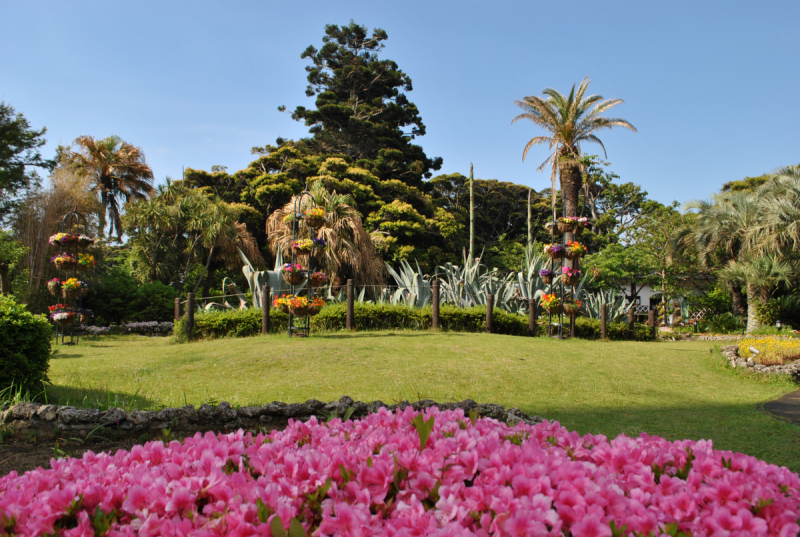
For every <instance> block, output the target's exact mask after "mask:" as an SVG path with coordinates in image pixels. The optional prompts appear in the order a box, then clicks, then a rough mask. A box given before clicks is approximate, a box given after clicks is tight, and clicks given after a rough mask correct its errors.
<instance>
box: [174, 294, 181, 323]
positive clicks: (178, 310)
mask: <svg viewBox="0 0 800 537" xmlns="http://www.w3.org/2000/svg"><path fill="white" fill-rule="evenodd" d="M180 320H181V299H180V298H176V299H175V322H176V323H177V322H178V321H180Z"/></svg>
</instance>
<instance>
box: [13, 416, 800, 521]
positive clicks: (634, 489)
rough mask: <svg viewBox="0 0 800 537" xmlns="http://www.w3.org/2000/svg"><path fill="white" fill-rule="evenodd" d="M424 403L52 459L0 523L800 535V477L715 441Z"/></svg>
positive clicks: (19, 487) (17, 482)
mask: <svg viewBox="0 0 800 537" xmlns="http://www.w3.org/2000/svg"><path fill="white" fill-rule="evenodd" d="M417 414H418V413H417V412H416V411H414V410H413V409H412V408H410V407H408V408H406V409H405V410H404V411H400V412H397V413H391V412H389V411H387V410H386V409H381V410H380V411H379V412H378V413H376V414H371V415H370V416H368V417H367V418H364V419H362V420H356V421H346V422H342V421H341V420H340V419H333V420H331V421H329V422H328V423H319V422H317V420H316V419H315V418H312V419H311V420H309V421H308V422H307V423H302V422H299V421H290V422H289V426H288V427H287V429H286V430H285V431H280V432H278V431H273V432H272V433H270V434H268V435H264V434H259V435H257V436H251V435H250V434H245V433H244V432H242V431H241V430H240V431H239V432H237V433H231V434H224V435H223V434H219V435H217V434H214V433H210V432H209V433H206V434H205V435H201V434H200V433H197V434H196V435H195V436H194V437H192V438H187V439H186V440H185V441H184V442H182V443H181V442H177V441H173V442H170V443H169V444H168V445H165V444H163V443H162V442H149V443H147V444H145V445H144V446H134V447H133V448H132V449H131V451H130V452H125V451H117V452H116V453H115V454H113V455H110V454H107V453H100V454H94V453H92V452H91V451H89V452H87V453H86V454H84V456H83V458H81V459H72V458H67V459H60V460H53V461H51V467H52V469H50V470H44V469H41V468H40V469H37V470H34V471H31V472H27V473H26V474H25V475H23V476H19V475H17V473H16V472H11V474H9V475H7V476H5V477H3V478H0V528H3V530H4V531H5V532H6V533H11V534H18V535H42V534H50V533H54V532H57V531H58V532H59V535H68V536H77V535H98V534H103V535H107V536H109V537H116V536H123V535H125V536H133V535H140V536H141V535H198V536H212V535H240V536H245V535H274V534H275V533H273V532H272V529H271V528H274V527H276V526H277V525H278V524H279V525H280V526H282V528H283V530H284V532H286V531H288V529H289V528H290V526H295V527H296V526H297V525H298V524H301V525H302V526H303V532H304V534H305V535H341V536H362V535H363V536H367V535H388V536H396V537H400V536H412V535H435V536H468V535H480V536H489V535H498V536H529V535H536V536H561V535H565V534H566V535H572V536H573V537H589V536H595V537H611V536H612V535H625V536H632V535H663V534H669V535H693V536H694V537H701V536H723V535H725V536H745V535H748V536H767V535H776V536H785V537H789V536H793V535H797V533H798V531H800V526H798V522H797V520H798V517H800V477H798V476H797V475H796V474H794V473H792V472H790V471H789V470H788V469H786V468H779V467H777V466H774V465H771V464H767V463H765V462H763V461H759V460H757V459H755V458H754V457H750V456H747V455H743V454H740V453H732V452H730V451H716V450H714V449H713V448H712V444H711V442H709V441H704V440H701V441H697V442H696V441H692V440H679V441H676V442H668V441H666V440H664V439H663V438H658V437H653V436H648V435H646V434H642V435H641V436H639V437H638V438H635V439H634V438H628V437H626V436H619V437H617V438H616V439H614V440H611V441H609V440H608V439H607V438H606V437H605V436H602V435H585V436H580V435H579V434H578V433H575V432H569V431H567V430H566V429H564V428H563V427H561V426H560V425H559V424H558V423H555V422H553V423H548V422H544V423H542V424H539V425H534V426H529V425H524V424H520V425H518V426H516V427H511V426H509V425H506V424H503V423H500V422H498V421H495V420H492V419H477V420H475V421H474V422H473V421H472V420H471V419H470V418H468V417H465V415H464V413H463V411H461V410H455V411H439V410H438V409H435V408H432V409H428V410H426V411H425V412H424V416H420V417H418V416H417ZM420 418H422V419H424V420H426V422H427V423H423V422H422V421H421V420H420ZM431 420H433V421H432V422H431ZM426 425H430V426H432V427H431V429H432V430H431V429H426ZM428 431H430V434H429V435H427V434H426V433H427V432H428ZM68 528H69V529H68ZM295 533H296V530H295ZM284 534H285V533H284Z"/></svg>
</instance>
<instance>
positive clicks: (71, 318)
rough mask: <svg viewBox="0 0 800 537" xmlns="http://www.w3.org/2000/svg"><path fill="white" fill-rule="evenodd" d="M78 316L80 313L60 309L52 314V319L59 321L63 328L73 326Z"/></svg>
mask: <svg viewBox="0 0 800 537" xmlns="http://www.w3.org/2000/svg"><path fill="white" fill-rule="evenodd" d="M77 318H78V314H77V313H74V312H71V311H59V312H57V313H53V314H51V315H50V319H52V320H53V321H55V322H57V323H59V324H60V325H61V327H62V329H63V328H67V327H70V326H72V323H74V322H75V320H76V319H77Z"/></svg>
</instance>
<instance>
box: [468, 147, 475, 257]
mask: <svg viewBox="0 0 800 537" xmlns="http://www.w3.org/2000/svg"><path fill="white" fill-rule="evenodd" d="M473 181H474V179H473V176H472V163H471V162H470V163H469V258H470V259H475V196H474V192H473Z"/></svg>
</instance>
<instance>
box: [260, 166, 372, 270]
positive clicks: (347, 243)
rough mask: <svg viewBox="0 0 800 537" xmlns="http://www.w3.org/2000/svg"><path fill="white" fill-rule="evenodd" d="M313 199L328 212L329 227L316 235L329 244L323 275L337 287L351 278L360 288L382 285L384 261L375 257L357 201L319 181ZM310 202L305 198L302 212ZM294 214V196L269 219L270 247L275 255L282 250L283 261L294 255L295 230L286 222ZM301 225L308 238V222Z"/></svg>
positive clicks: (312, 191) (303, 234)
mask: <svg viewBox="0 0 800 537" xmlns="http://www.w3.org/2000/svg"><path fill="white" fill-rule="evenodd" d="M311 196H312V197H313V199H314V203H315V204H316V205H317V206H318V207H322V208H324V209H325V217H326V219H327V225H326V226H325V227H324V228H322V229H319V230H318V231H317V236H318V237H320V238H323V239H325V241H326V243H327V247H326V249H325V254H324V257H323V258H322V259H321V265H322V267H321V268H322V270H323V272H326V273H327V274H328V275H329V276H331V280H332V281H333V282H334V283H335V284H336V285H342V284H343V283H344V282H345V281H346V280H347V279H350V278H352V279H353V280H355V281H356V283H358V285H380V284H383V282H384V272H385V268H384V264H383V261H382V260H381V259H380V258H379V257H378V256H376V255H375V244H374V243H373V241H372V237H371V236H370V234H369V233H368V232H367V230H366V229H364V226H363V225H362V223H361V217H360V216H359V214H358V212H357V211H356V210H355V209H354V207H353V205H354V204H355V202H354V201H353V199H352V197H350V196H348V195H342V194H337V193H336V192H335V191H329V190H327V189H326V188H325V186H324V184H323V183H322V181H319V180H318V181H315V182H314V183H312V184H311ZM307 200H308V198H306V197H304V198H303V202H302V203H303V205H302V206H300V207H298V209H299V210H300V212H304V211H305V210H307V209H308V208H309V207H310V202H309V201H307ZM294 211H295V198H294V197H292V199H291V200H289V203H287V204H286V205H284V206H283V207H281V208H279V209H277V210H276V211H275V212H273V213H272V214H271V215H269V218H267V235H268V237H269V244H270V248H271V249H272V251H273V252H274V253H277V252H278V251H279V250H280V251H281V252H282V254H283V257H284V259H286V258H289V257H290V256H291V251H290V248H291V241H292V229H291V227H290V226H287V225H286V223H285V222H284V221H283V219H284V217H286V216H287V215H290V214H293V213H294ZM298 225H299V227H298V232H299V234H300V236H302V237H308V236H309V233H310V230H309V229H308V227H307V226H306V223H305V221H304V220H301V221H300V222H299V223H298Z"/></svg>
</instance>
